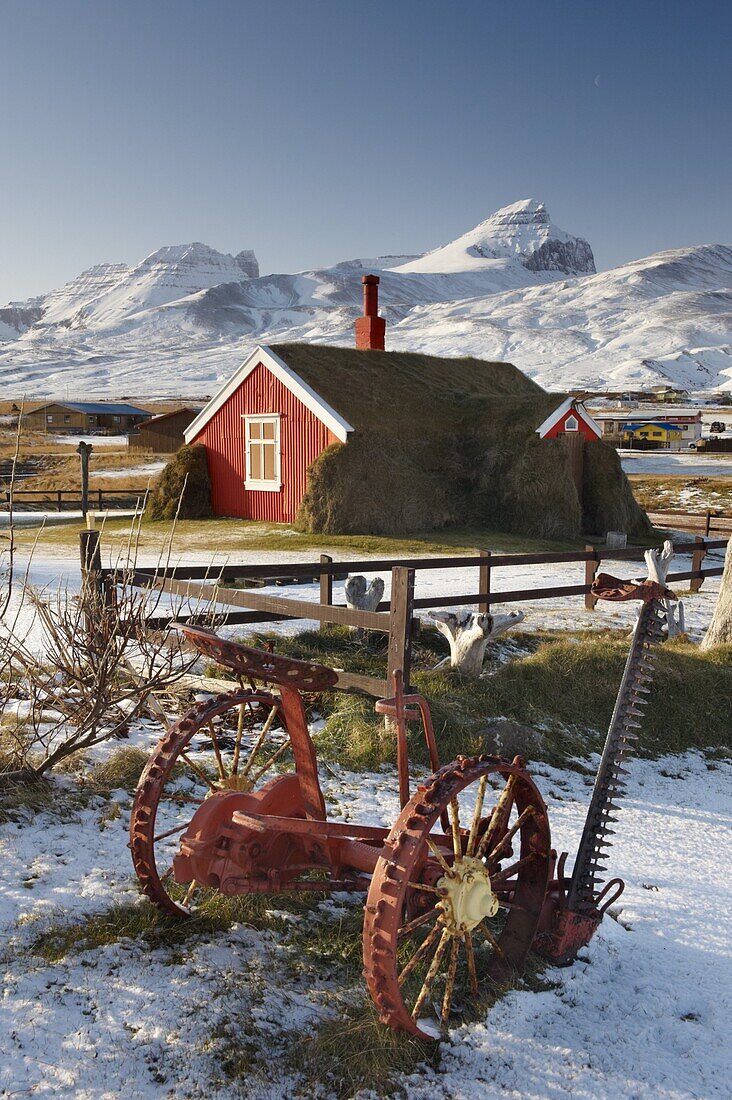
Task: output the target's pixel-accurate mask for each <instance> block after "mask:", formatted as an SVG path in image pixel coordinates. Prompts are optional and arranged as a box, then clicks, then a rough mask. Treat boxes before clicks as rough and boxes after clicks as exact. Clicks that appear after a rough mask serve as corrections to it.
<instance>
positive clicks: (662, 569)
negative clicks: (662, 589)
mask: <svg viewBox="0 0 732 1100" xmlns="http://www.w3.org/2000/svg"><path fill="white" fill-rule="evenodd" d="M673 556H674V546H673V543H672V542H671V541H670V540H669V539H666V541H665V542H664V544H663V549H662V550H646V552H645V554H644V557H645V559H646V566H647V567H648V579H649V581H656V582H657V583H658V584H663V585H665V584H666V577H667V576H668V571H669V568H670V566H671V562H672V561H673ZM662 602H663V606H664V607H665V608H666V621H667V624H668V636H669V638H675V637H676V636H677V635H678V634H683V633H684V630H685V626H684V605H683V603H682V601H681V600H677V601H674V602H672V601H671V600H663V601H662Z"/></svg>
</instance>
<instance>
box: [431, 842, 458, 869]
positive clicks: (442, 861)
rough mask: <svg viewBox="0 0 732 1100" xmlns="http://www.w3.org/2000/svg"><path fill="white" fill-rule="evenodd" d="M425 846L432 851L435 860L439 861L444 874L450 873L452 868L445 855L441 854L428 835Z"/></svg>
mask: <svg viewBox="0 0 732 1100" xmlns="http://www.w3.org/2000/svg"><path fill="white" fill-rule="evenodd" d="M427 847H428V848H429V850H430V851H431V852H432V855H433V856H434V857H435V859H436V860H437V862H438V863H439V865H440V867H441V868H442V870H443V871H444V872H445V874H446V875H451V874H452V868H451V866H450V864H449V863H448V862H447V861H446V859H445V857H444V856H443V854H442V852H441V851H440V849H439V848H438V847H437V845H436V844H435V843H434V841H432V840H430V838H429V837H427Z"/></svg>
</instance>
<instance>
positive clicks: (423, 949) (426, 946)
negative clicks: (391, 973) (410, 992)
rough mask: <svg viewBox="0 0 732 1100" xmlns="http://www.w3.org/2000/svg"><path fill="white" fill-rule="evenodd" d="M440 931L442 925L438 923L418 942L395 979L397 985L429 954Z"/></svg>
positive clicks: (401, 983)
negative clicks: (425, 937)
mask: <svg viewBox="0 0 732 1100" xmlns="http://www.w3.org/2000/svg"><path fill="white" fill-rule="evenodd" d="M441 931H443V929H442V926H441V925H439V924H438V925H436V926H435V927H434V928H433V929H432V931H431V932H430V934H429V936H428V937H427V939H426V940H425V941H424V943H422V944H420V946H419V947H418V948H417V950H416V951H415V952H414V954H413V955H412V957H411V959H410V960H409V962H408V963H407V964H406V966H405V967H404V969H403V970H402V972H401V974H400V975H399V977H398V979H397V981H398V982H399V985H403V984H404V982H405V981H406V980H407V978H408V977H409V975H410V974H411V973H412V971H413V970H414V968H415V967H416V966H418V965H419V964H420V963H421V961H422V959H424V957H425V956H426V955H428V954H429V950H430V948H431V947H432V944H433V943H434V942H435V940H436V939H437V937H438V936H439V935H440V932H441Z"/></svg>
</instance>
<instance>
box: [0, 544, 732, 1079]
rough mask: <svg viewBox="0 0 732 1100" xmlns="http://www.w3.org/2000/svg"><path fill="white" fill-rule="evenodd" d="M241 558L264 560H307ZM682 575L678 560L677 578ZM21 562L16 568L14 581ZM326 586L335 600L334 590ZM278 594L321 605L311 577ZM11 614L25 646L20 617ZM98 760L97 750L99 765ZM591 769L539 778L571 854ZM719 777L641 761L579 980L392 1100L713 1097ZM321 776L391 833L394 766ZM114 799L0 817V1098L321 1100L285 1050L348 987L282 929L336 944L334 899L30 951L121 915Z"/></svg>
mask: <svg viewBox="0 0 732 1100" xmlns="http://www.w3.org/2000/svg"><path fill="white" fill-rule="evenodd" d="M184 556H185V558H186V559H187V560H191V559H192V558H193V557H196V558H200V560H202V561H203V560H206V559H205V556H204V555H191V554H190V553H186V554H185V555H184ZM249 556H250V557H251V558H252V559H253V560H255V561H256V560H261V561H268V562H271V561H274V560H279V561H282V560H289V561H292V560H294V559H297V560H309V559H310V558H311V557H312V554H311V553H303V554H293V553H292V552H286V553H284V552H283V553H281V554H272V553H262V554H259V555H249ZM174 560H175V556H174ZM223 562H224V559H223V558H222V559H221V561H220V562H219V564H223ZM687 562H688V558H685V557H683V556H682V557H680V558H679V559H678V560H677V561H676V562H675V565H674V568H678V569H683V568H685V567H686V564H687ZM26 564H27V563H26V562H25V561H23V560H21V561H20V563H19V568H20V570H21V571H22V570H23V568H24V567H25V565H26ZM141 564H143V562H141ZM148 564H153V562H152V559H150V560H149V561H148ZM605 568H606V569H607V571H609V572H615V573H617V574H618V575H621V576H623V575H625V576H627V575H633V574H634V573H638V572H640V571H641V566H640V565H636V563H633V564H632V565H631V564H629V563H625V562H612V561H608V562H606V563H605ZM581 574H582V566H580V565H572V564H569V565H567V564H565V565H554V566H550V567H542V568H541V569H539V568H537V567H529V566H513V567H509V568H507V569H497V570H495V572H494V577H493V583H494V585H495V587H496V588H502V589H514V588H530V587H539V586H544V585H548V584H565V583H566V584H571V583H577V582H578V581H580V580H581ZM29 576H30V579H31V581H32V582H33V583H35V584H37V585H39V586H41V587H45V588H47V589H49V590H51V589H55V588H56V587H57V586H58V585H59V584H61V585H63V584H68V586H69V587H70V588H71V589H72V590H73V589H74V588H75V586H76V584H77V583H78V572H77V566H76V562H75V561H74V560H73V559H71V558H70V557H68V555H66V556H64V555H63V554H57V555H55V556H54V555H53V554H51V553H49V552H47V551H45V550H44V551H43V552H42V553H40V554H38V555H36V556H35V557H34V559H33V560H32V561H31V563H30V566H29ZM476 582H477V570H475V569H462V568H461V569H457V570H449V571H447V570H444V569H443V570H439V569H436V570H434V571H432V570H429V571H424V572H420V573H418V586H417V594H418V595H424V596H427V595H434V594H437V593H444V592H450V591H452V592H469V591H471V590H474V587H475V584H476ZM718 583H719V582H718V580H713V581H707V582H706V583H705V586H704V589H703V590H702V592H701V593H699V594H697V595H695V596H693V597H690V598H688V599H687V601H686V604H687V623H688V625H689V626H690V633H691V634H692V636H693V637H697V638H698V637H699V636H700V635H701V632H702V631H703V629H704V627H705V626H706V624H707V622H708V620H709V617H710V614H711V610H712V607H713V604H714V601H715V599H716V592H717V590H718ZM335 590H336V591H335V599H336V602H340V600H341V599H342V595H343V593H342V582H340V583H337V584H336V585H335ZM257 591H258V592H261V591H262V590H257ZM264 591H269V589H265V590H264ZM271 591H273V592H275V593H277V594H278V595H288V594H290V593H292V594H294V595H297V596H298V597H299V598H312V599H313V600H316V599H317V593H316V589H315V587H314V586H312V585H305V586H302V585H297V586H277V587H275V586H272V588H271ZM387 595H388V576H387ZM15 609H16V610H17V604H16V605H15ZM523 610H525V611H526V612H527V621H526V623H525V624H523V626H522V629H523V628H528V629H532V628H538V627H543V626H550V627H557V628H558V627H562V626H567V627H577V626H580V627H602V626H607V625H613V626H621V625H622V626H625V625H630V623H631V622H632V621H633V619H634V616H635V609H634V607H633V606H632V605H622V604H621V605H615V606H614V607H612V606H610V605H608V606H607V607H604V606H603V605H602V604H600V605H598V610H597V611H596V612H595V613H590V612H586V611H585V610H584V608H583V606H582V599H581V597H579V598H575V597H573V598H571V599H569V600H564V601H561V602H559V601H536V602H532V603H527V604H526V605H525V606H524V608H523ZM19 614H20V617H19V625H20V628H21V629H22V630H25V631H26V633H27V632H29V631H30V629H31V626H32V623H31V619H30V617H28V616H29V611H28V609H20V613H19ZM303 625H304V624H303V623H302V622H300V623H295V624H293V623H282V624H272V627H273V629H280V630H293V629H302V627H303ZM234 629H236V632H237V633H240V632H241V629H242V628H231V630H232V631H233V630H234ZM39 644H40V639H39ZM159 732H160V731H159V729H158V728H157V727H156V725H155V724H154V723H153V722H144V723H143V722H141V723H139V724H138V725H137V726H136V727H135V729H134V730H133V731H132V740H131V742H128V743H132V744H138V745H140V746H142V747H145V748H149V747H150V746H151V745H152V744H153V743H154V741H155V740H156V739H157V737H158V736H159ZM107 751H108V749H107V747H104V746H102V747H100V748H98V749H97V750H95V752H96V755H97V756H98V757H102V756H103V755H104V754H105V753H106V752H107ZM586 764H587V765H588V767H587V768H585V769H582V768H580V769H579V770H566V771H565V770H560V769H556V768H552V767H549V766H547V765H544V764H537V765H535V766H533V767H532V772H533V774H534V776H535V777H536V779H537V782H538V784H539V786H540V788H541V790H542V792H543V794H544V796H545V799H546V801H547V803H548V805H549V812H550V822H551V826H552V844H553V846H554V847H556V848H557V849H558V850H559V851H561V850H564V849H567V850H569V851H570V852H571V853H573V852H574V850H575V848H576V844H577V841H578V838H579V834H580V831H581V827H582V823H583V818H584V813H585V811H586V807H587V802H588V799H589V794H590V790H591V774H592V771H593V770H594V768H595V767H596V765H597V759H596V758H593V759H591V760H589V761H587V762H586ZM730 779H732V763H730V762H729V761H725V760H717V759H713V758H711V757H708V756H706V755H705V754H702V753H696V752H694V753H687V754H685V755H683V756H676V757H668V758H664V759H661V760H656V761H650V760H636V761H634V762H633V763H632V765H631V774H630V777H629V783H628V795H627V798H626V799H624V802H623V807H622V810H621V812H620V814H619V823H618V825H617V835H616V836H615V838H614V847H613V849H612V852H611V857H610V864H609V872H610V874H618V875H621V876H622V877H624V878H625V880H626V883H627V886H626V892H625V894H624V895H623V897H622V898H621V900H620V902H619V903H618V904H617V905H616V906H615V907H614V908H613V911H612V916H611V917H607V918H606V919H605V921H604V922H603V924H602V925H601V927H600V929H599V931H598V933H597V935H596V936H595V938H594V940H593V941H592V943H591V944H590V945H589V947H588V948H587V949H585V950H583V951H582V952H581V956H580V958H579V959H578V961H577V962H576V963H575V964H574V965H573V966H572V967H570V968H568V969H557V968H548V969H547V970H546V971H545V973H544V975H543V977H544V979H545V982H546V988H545V989H544V991H542V992H529V991H521V990H519V991H515V992H512V993H510V994H508V995H507V996H506V997H504V998H503V999H502V1000H500V1001H499V1002H498V1003H497V1004H496V1005H495V1006H494V1007H493V1008H492V1009H491V1010H490V1011H489V1012H488V1013H487V1015H486V1016H485V1018H483V1019H479V1020H477V1021H474V1022H472V1023H469V1024H464V1025H460V1026H456V1027H455V1028H454V1029H453V1030H452V1031H451V1033H450V1036H449V1039H448V1040H447V1041H446V1042H444V1043H443V1045H442V1049H441V1057H440V1061H439V1064H438V1066H437V1068H435V1069H432V1068H429V1067H427V1066H423V1067H421V1068H420V1070H419V1072H418V1073H415V1074H412V1075H411V1076H408V1077H405V1078H403V1079H401V1080H400V1081H398V1082H397V1083H396V1085H395V1088H396V1087H397V1086H398V1087H400V1088H401V1089H402V1090H403V1093H404V1094H405V1095H406V1096H407V1098H408V1100H434V1098H438V1100H448V1098H449V1100H452V1098H456V1100H499V1098H500V1100H503V1098H504V1097H513V1098H515V1100H519V1098H520V1100H524V1098H526V1100H611V1098H612V1100H616V1098H618V1097H622V1098H625V1097H628V1098H630V1097H633V1098H637V1100H651V1098H653V1100H692V1098H693V1100H717V1098H720V1100H721V1098H722V1097H724V1098H725V1100H726V1097H727V1096H728V1095H729V1091H728V1082H729V1079H730V1074H731V1073H732V1063H731V1061H730V1048H729V1044H728V1042H727V1036H728V1028H729V1019H730V1015H729V1014H730V1008H732V1003H731V1002H732V961H731V956H732V949H730V942H732V935H731V933H732V926H731V925H732V922H731V920H730V915H729V914H730V911H731V910H732V882H731V880H730V878H729V875H728V873H727V868H726V862H725V860H726V856H725V853H728V852H729V850H730V842H731V841H732V785H731V784H730ZM322 781H323V787H324V793H325V797H326V800H327V802H328V806H329V814H330V816H331V817H333V818H334V819H337V820H360V821H363V822H364V823H371V824H390V823H391V822H392V821H393V820H394V818H395V816H396V814H397V812H398V799H397V789H396V788H397V784H396V776H395V775H394V773H393V771H392V770H391V769H388V768H383V769H381V770H380V771H379V772H376V773H367V774H353V773H349V772H347V771H345V770H344V769H342V768H340V767H338V766H335V765H329V766H328V768H327V769H322ZM64 782H65V783H66V784H67V785H68V786H70V783H71V781H70V780H66V781H64ZM112 802H113V803H114V804H115V805H116V806H117V807H118V808H119V816H117V817H115V816H114V813H111V812H110V803H109V802H108V801H105V800H103V799H102V798H101V797H98V798H93V799H91V800H90V801H88V802H87V804H85V805H81V806H78V807H77V808H76V809H73V810H71V811H68V810H67V811H66V812H65V813H43V814H40V815H39V816H38V817H36V818H35V819H34V820H28V821H27V822H21V823H9V824H5V825H0V944H3V945H4V947H3V946H0V959H2V961H3V967H4V971H3V975H2V978H1V979H0V981H1V982H2V994H1V995H0V1048H1V1049H2V1050H3V1058H2V1059H0V1096H8V1097H14V1096H48V1097H51V1096H52V1097H66V1096H73V1097H78V1098H79V1100H116V1098H117V1097H120V1096H130V1097H134V1098H135V1100H163V1098H165V1097H168V1098H170V1097H176V1098H177V1097H181V1098H191V1100H193V1098H195V1100H202V1098H203V1097H208V1096H211V1095H216V1096H220V1097H221V1098H222V1100H240V1098H246V1100H275V1098H277V1100H279V1098H280V1097H292V1098H295V1097H302V1098H303V1100H304V1098H305V1097H307V1098H308V1100H309V1098H310V1097H311V1096H312V1097H314V1098H315V1097H316V1096H317V1097H320V1098H321V1100H325V1098H326V1097H328V1088H327V1084H324V1085H323V1088H322V1091H320V1092H318V1093H317V1094H316V1093H314V1092H313V1091H312V1088H311V1086H310V1085H307V1086H304V1088H303V1086H301V1085H299V1084H298V1078H297V1075H296V1072H295V1070H294V1069H293V1068H292V1064H291V1060H290V1059H289V1058H288V1054H287V1044H288V1042H290V1041H291V1040H292V1039H293V1038H295V1037H297V1036H298V1034H299V1035H302V1034H303V1033H306V1034H307V1033H312V1032H314V1031H315V1030H316V1029H317V1027H318V1025H319V1024H320V1023H321V1022H322V1021H324V1020H327V1019H330V1018H333V1017H334V1016H336V1017H337V1016H338V1014H339V1012H340V1011H341V1006H342V1004H343V1000H342V998H344V997H345V998H346V999H347V998H348V997H350V996H352V989H349V990H344V989H343V988H342V987H341V986H339V979H338V977H337V974H333V973H331V972H330V969H329V967H328V966H321V967H316V970H315V974H314V973H313V969H312V968H310V969H309V970H307V971H305V972H304V973H303V972H301V971H300V970H299V968H298V964H299V962H300V961H301V945H298V943H297V942H295V940H294V939H293V938H292V937H291V935H290V933H291V932H293V929H294V931H295V932H296V933H297V935H298V936H299V937H300V939H302V935H303V934H304V935H305V936H307V935H308V930H309V929H311V928H312V929H313V930H318V931H320V932H321V934H322V933H323V931H324V930H325V932H326V934H330V932H331V931H332V935H333V937H337V935H338V934H339V931H338V930H339V921H340V919H341V918H342V917H343V916H344V915H347V914H349V913H351V912H352V905H353V902H352V901H351V902H349V901H348V900H347V899H346V898H345V897H344V896H341V895H337V896H336V897H334V898H332V899H328V900H325V901H318V900H317V899H314V901H313V906H312V911H311V912H310V913H308V914H306V915H302V916H292V915H291V914H289V913H283V912H281V911H280V910H279V909H278V906H277V899H276V897H275V898H273V899H272V906H271V926H270V925H265V927H264V928H263V929H262V928H256V927H253V926H249V925H247V924H245V923H241V924H236V925H234V926H233V927H231V928H230V929H229V930H228V931H226V932H221V933H219V934H216V935H198V936H196V935H193V936H191V937H190V938H188V939H187V940H185V941H184V942H183V943H181V944H176V945H175V946H170V945H165V944H163V945H158V946H155V945H152V946H151V945H150V944H148V943H146V942H143V941H141V940H137V939H129V938H124V937H123V938H120V939H118V940H117V941H115V942H112V943H106V944H104V945H103V946H102V947H100V948H96V949H82V948H81V947H80V946H76V947H72V948H70V949H69V950H68V951H67V952H66V954H65V955H64V957H62V958H61V959H59V960H56V961H53V962H47V961H45V960H44V959H43V958H42V957H40V956H39V955H35V954H33V953H32V952H30V951H29V945H31V944H32V942H33V941H34V939H35V938H36V937H38V936H39V934H41V933H43V932H44V931H46V930H48V929H49V928H53V927H58V926H63V925H66V924H73V923H75V922H78V921H81V920H83V919H84V918H85V916H87V915H89V914H99V913H102V912H104V911H106V910H107V909H108V908H109V907H110V906H111V905H113V904H117V903H121V904H124V903H132V904H134V903H135V901H136V899H137V897H138V893H137V887H136V883H135V880H134V878H133V875H132V869H131V865H130V857H129V852H128V849H127V827H128V824H129V812H130V806H131V798H130V795H129V794H128V793H126V792H124V791H121V790H120V791H118V792H116V793H115V794H114V795H113V796H112ZM115 812H116V811H115ZM461 816H462V815H461ZM465 819H466V820H467V819H468V818H467V816H466V818H465ZM227 1032H228V1033H233V1034H234V1035H237V1036H239V1035H240V1036H241V1044H242V1047H246V1049H248V1050H254V1051H255V1052H257V1055H256V1056H255V1059H254V1064H253V1065H252V1066H251V1068H250V1069H248V1070H247V1072H246V1074H245V1076H244V1077H242V1078H240V1079H237V1080H231V1079H229V1078H227V1076H226V1075H225V1074H224V1073H223V1072H222V1068H221V1061H220V1057H219V1053H218V1052H219V1050H220V1047H219V1046H217V1041H216V1040H214V1038H213V1037H214V1036H217V1035H218V1036H221V1035H222V1034H224V1033H227ZM374 1098H375V1094H374V1093H371V1094H365V1093H364V1094H363V1100H374Z"/></svg>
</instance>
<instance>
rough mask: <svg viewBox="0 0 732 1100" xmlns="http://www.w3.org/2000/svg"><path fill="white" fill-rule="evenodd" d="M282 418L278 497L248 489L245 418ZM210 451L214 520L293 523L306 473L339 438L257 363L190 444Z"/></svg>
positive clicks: (263, 491)
mask: <svg viewBox="0 0 732 1100" xmlns="http://www.w3.org/2000/svg"><path fill="white" fill-rule="evenodd" d="M268 413H269V414H273V413H276V414H278V415H279V417H280V479H281V482H282V487H281V488H280V489H279V490H278V491H268V490H261V489H247V488H245V480H246V434H245V421H244V417H245V416H253V415H260V414H261V415H265V414H268ZM189 442H191V443H203V444H204V445H205V447H206V455H207V459H208V470H209V476H210V478H211V495H212V503H213V510H214V514H215V515H217V516H241V517H243V518H245V519H256V520H267V521H270V522H273V523H292V522H293V520H294V519H295V517H296V515H297V510H298V508H299V506H300V502H301V500H302V498H303V496H304V493H305V487H306V482H307V469H308V467H309V466H310V464H311V463H312V462H313V461H314V460H315V459H316V458H317V457H318V455H319V454H320V453H321V451H324V450H325V448H326V447H328V446H330V444H331V443H335V442H337V439H336V436H335V435H334V434H333V433H332V432H331V431H330V429H329V428H328V427H327V426H326V425H325V424H324V423H323V421H322V420H320V419H318V417H317V416H316V415H315V414H314V413H313V412H311V410H310V409H308V408H307V406H306V405H304V404H303V403H302V401H300V399H299V398H298V397H296V396H295V394H294V393H292V392H291V390H289V389H288V388H287V387H286V386H285V385H283V383H282V382H281V381H280V380H279V379H278V378H276V377H275V376H274V375H273V374H272V372H271V371H269V370H268V369H267V367H266V366H264V364H263V363H261V362H260V363H258V364H257V366H256V367H255V368H254V370H253V371H252V372H251V374H249V375H248V377H247V378H245V379H244V381H243V382H242V383H241V385H240V386H239V387H238V388H237V389H236V390H235V391H234V392H233V393H232V394H231V395H230V397H229V398H228V399H227V400H226V401H225V402H224V404H223V405H222V406H221V408H219V409H218V410H217V411H216V412H215V413H214V414H213V416H212V417H211V419H210V420H209V421H208V423H206V424H205V425H204V426H203V428H202V429H201V431H200V432H199V433H198V434H197V435H196V436H195V438H194V439H190V440H189Z"/></svg>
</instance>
